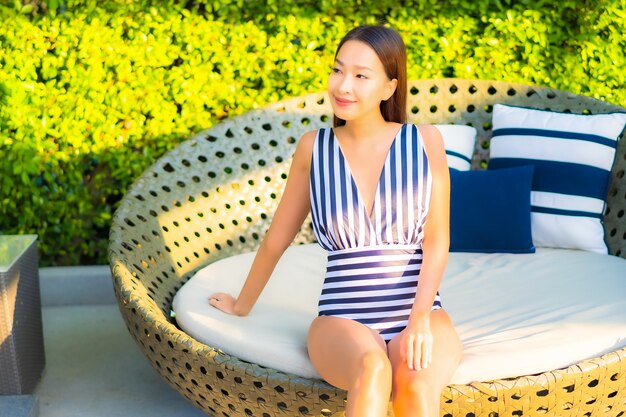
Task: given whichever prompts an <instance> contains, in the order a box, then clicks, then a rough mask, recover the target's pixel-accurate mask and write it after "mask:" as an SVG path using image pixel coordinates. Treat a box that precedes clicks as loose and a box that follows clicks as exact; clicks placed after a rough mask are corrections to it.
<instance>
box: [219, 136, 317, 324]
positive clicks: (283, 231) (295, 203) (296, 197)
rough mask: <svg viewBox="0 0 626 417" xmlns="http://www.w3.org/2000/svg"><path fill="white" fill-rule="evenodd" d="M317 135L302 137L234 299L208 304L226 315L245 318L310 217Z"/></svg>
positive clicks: (222, 295) (223, 297) (224, 296)
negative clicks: (248, 269) (312, 170)
mask: <svg viewBox="0 0 626 417" xmlns="http://www.w3.org/2000/svg"><path fill="white" fill-rule="evenodd" d="M315 134H316V131H310V132H307V133H305V134H304V135H302V137H301V138H300V141H299V142H298V146H297V147H296V151H295V153H294V156H293V160H292V162H291V168H290V169H289V175H288V177H287V184H286V185H285V191H284V192H283V195H282V197H281V199H280V202H279V203H278V207H277V209H276V212H275V213H274V217H273V218H272V222H271V224H270V227H269V229H268V231H267V233H266V234H265V237H264V238H263V241H262V242H261V244H260V246H259V249H258V251H257V253H256V256H255V257H254V261H253V262H252V266H251V267H250V272H249V273H248V276H247V278H246V281H245V283H244V285H243V287H242V289H241V292H240V293H239V297H237V299H235V298H234V297H232V296H231V295H229V294H225V293H216V294H213V295H211V296H210V297H209V303H210V304H211V305H212V306H214V307H216V308H218V309H220V310H222V311H224V312H226V313H229V314H234V315H237V316H246V315H248V313H249V312H250V310H252V307H253V306H254V304H255V303H256V301H257V299H258V298H259V295H261V292H262V291H263V288H265V285H266V284H267V281H268V280H269V278H270V276H271V274H272V272H273V271H274V268H275V267H276V264H277V263H278V260H279V259H280V257H281V256H282V254H283V253H284V252H285V250H286V249H287V248H288V247H289V245H290V244H291V243H292V242H293V239H294V238H295V236H296V234H297V233H298V231H299V230H300V227H302V223H303V222H304V219H305V218H306V216H307V215H308V214H309V211H310V208H311V203H310V197H309V170H310V168H311V155H312V152H313V143H314V141H315Z"/></svg>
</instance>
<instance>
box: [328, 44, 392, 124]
mask: <svg viewBox="0 0 626 417" xmlns="http://www.w3.org/2000/svg"><path fill="white" fill-rule="evenodd" d="M397 82H398V81H397V80H396V79H393V80H389V79H388V78H387V74H386V73H385V68H384V67H383V63H382V62H381V60H380V59H379V58H378V55H376V52H375V51H374V50H373V49H372V48H371V47H370V46H369V45H367V44H365V43H363V42H361V41H357V40H349V41H347V42H345V43H344V44H343V45H342V46H341V49H339V52H338V53H337V58H336V59H335V62H334V65H333V68H332V72H331V73H330V76H329V77H328V95H329V97H330V99H331V104H332V106H333V110H334V112H335V115H336V116H337V117H339V118H340V119H343V120H346V121H348V120H354V119H358V118H361V117H368V116H370V115H376V113H375V112H377V113H378V114H380V102H381V101H383V100H387V99H389V98H390V97H391V96H392V95H393V93H394V91H395V89H396V85H397Z"/></svg>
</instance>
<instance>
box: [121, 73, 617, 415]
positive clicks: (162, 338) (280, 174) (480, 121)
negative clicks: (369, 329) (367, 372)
mask: <svg viewBox="0 0 626 417" xmlns="http://www.w3.org/2000/svg"><path fill="white" fill-rule="evenodd" d="M409 91H410V93H409V121H410V122H414V123H456V124H470V125H472V126H474V127H476V128H477V130H478V135H479V140H478V145H477V149H476V153H475V156H474V159H473V166H474V168H480V167H481V166H484V162H485V161H486V160H487V157H488V143H489V138H490V112H491V109H492V106H493V105H494V104H495V103H509V104H513V105H521V106H528V107H534V108H542V109H553V110H561V111H564V110H569V111H572V112H574V113H583V112H585V113H594V114H595V113H606V112H611V111H626V110H624V109H622V108H620V107H617V106H614V105H611V104H608V103H604V102H601V101H598V100H594V99H591V98H589V97H582V96H576V95H573V94H570V93H566V92H562V91H557V90H552V89H547V88H541V87H531V86H524V85H519V84H511V83H506V82H496V81H466V80H456V79H444V80H423V81H412V82H411V83H410V85H409ZM331 116H332V109H331V107H330V105H329V103H328V100H327V98H326V95H325V94H323V93H320V94H311V95H308V96H305V97H299V98H295V99H291V100H286V101H283V102H280V103H276V104H273V105H270V106H268V107H266V108H263V109H259V110H254V111H251V112H249V113H247V114H244V115H242V116H239V117H236V118H232V119H229V120H225V121H224V122H222V123H220V124H218V125H216V126H214V127H212V128H210V129H207V130H205V131H203V132H201V133H199V134H198V135H195V136H194V137H193V138H191V139H190V140H188V141H186V142H184V143H182V144H181V145H179V146H178V147H176V148H175V149H173V150H172V151H170V152H169V153H167V154H166V155H165V156H163V157H162V158H161V159H159V160H158V161H157V162H156V163H155V164H154V165H153V166H152V167H150V168H149V169H147V170H146V171H145V173H144V174H143V175H142V176H141V177H140V178H139V179H138V180H137V181H136V182H135V183H134V184H133V185H132V187H131V188H130V189H129V191H128V192H127V193H126V195H125V196H124V198H123V200H122V202H121V204H120V207H119V208H118V210H117V211H116V213H115V216H114V220H113V225H112V228H111V232H110V244H109V259H110V263H111V269H112V273H113V280H114V289H115V293H116V296H117V299H118V302H119V307H120V311H121V313H122V316H123V317H124V320H125V322H126V325H127V327H128V329H129V331H130V332H131V334H132V335H133V337H134V338H135V339H136V341H137V343H138V345H139V346H140V348H141V349H142V351H143V352H144V353H145V355H146V356H147V357H148V359H149V360H150V362H151V363H152V365H153V367H154V368H155V369H156V370H157V371H158V372H159V374H160V375H161V376H162V377H163V378H164V379H165V380H166V381H167V382H168V383H169V384H170V385H171V386H172V387H173V388H174V389H176V390H177V391H179V392H180V393H181V394H182V395H184V396H185V397H186V398H187V399H188V400H189V401H190V402H191V403H193V404H194V405H195V406H196V407H198V408H200V409H202V410H204V411H205V412H206V413H208V414H209V415H211V416H262V417H274V416H299V415H303V416H320V415H322V416H330V415H335V414H336V415H342V412H341V410H342V409H343V406H344V400H345V392H343V391H341V390H337V389H335V388H333V387H332V386H330V385H328V384H326V383H325V382H323V381H318V380H311V379H305V378H301V377H297V376H294V375H288V374H284V373H281V372H278V371H276V370H272V369H268V368H264V367H261V366H258V365H256V364H252V363H247V362H244V361H241V360H239V359H238V358H235V357H232V356H230V355H228V354H226V353H225V352H222V351H221V350H219V349H215V348H212V347H209V346H206V345H204V344H202V343H199V342H197V341H196V340H194V339H193V338H191V337H190V336H189V335H187V334H185V333H184V332H183V331H181V330H180V329H178V328H177V327H176V323H175V320H174V319H172V318H170V317H169V312H170V309H171V305H172V299H173V297H174V295H175V293H176V291H177V290H178V289H179V288H180V287H181V286H182V285H183V284H184V283H185V282H186V281H187V280H188V279H189V278H190V277H191V276H192V275H193V274H194V273H195V271H197V270H198V268H200V267H203V266H205V265H207V264H209V263H211V262H214V261H216V260H218V259H220V258H223V257H226V256H230V255H233V254H238V253H242V252H246V251H251V250H255V249H256V248H257V246H258V244H259V243H260V239H261V238H262V236H263V234H264V233H265V231H266V230H267V227H268V226H269V222H270V220H271V216H272V213H273V211H274V210H275V207H276V204H277V203H278V200H279V198H280V193H281V190H282V189H283V187H284V185H285V179H286V176H287V174H288V167H289V162H290V159H291V157H292V155H293V152H294V150H295V145H296V142H297V140H298V138H299V137H300V136H301V135H302V134H303V133H304V132H306V131H308V130H312V129H316V128H319V127H322V126H328V125H330V123H331V120H332V118H331ZM624 142H625V141H624V140H622V141H621V142H620V146H619V150H618V157H617V158H616V163H615V166H614V168H613V175H612V177H613V179H612V184H611V186H610V190H609V197H608V210H607V215H606V216H605V229H606V231H607V238H608V243H609V246H610V250H611V253H613V254H616V255H618V256H622V257H626V221H625V218H624V210H625V209H626V179H625V178H624V171H625V169H626V144H625V143H624ZM312 241H314V237H313V234H312V231H311V225H310V218H308V219H307V220H306V221H305V223H304V226H303V228H302V230H301V231H300V233H299V234H298V235H297V237H296V240H295V242H296V243H305V242H312ZM625 356H626V349H621V350H618V351H616V352H613V353H610V354H607V355H604V356H602V357H600V358H595V359H592V360H588V361H584V362H582V363H579V364H577V365H574V366H571V367H569V368H566V369H563V370H555V371H551V372H546V373H543V374H540V375H535V376H523V377H519V378H515V379H509V380H498V381H488V382H480V383H478V382H477V383H474V384H470V385H462V386H459V385H454V386H449V387H448V388H447V389H446V390H445V392H444V395H443V397H442V416H454V417H457V416H463V417H466V416H489V417H496V416H518V415H519V416H522V415H523V416H539V415H541V416H562V415H564V413H565V411H564V410H569V411H567V413H568V414H567V415H568V416H585V415H592V414H593V415H607V416H619V415H622V414H624V413H625V412H626V386H625V385H626V372H625V371H626V370H625V369H624V368H625V367H626V359H625V358H624V357H625ZM589 413H591V414H589Z"/></svg>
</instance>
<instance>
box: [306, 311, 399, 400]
mask: <svg viewBox="0 0 626 417" xmlns="http://www.w3.org/2000/svg"><path fill="white" fill-rule="evenodd" d="M307 347H308V351H309V358H310V359H311V363H313V366H314V367H315V369H316V370H317V372H319V374H320V375H321V376H322V378H324V379H325V380H326V381H327V382H328V383H329V384H331V385H334V386H335V387H337V388H340V389H343V390H347V389H348V387H350V385H351V382H353V381H354V380H355V378H356V376H357V375H358V373H359V371H360V369H361V368H362V363H363V360H364V358H365V357H366V356H367V355H368V354H369V356H370V357H373V358H375V359H376V358H382V360H385V361H386V360H387V347H386V345H385V342H384V340H383V338H382V337H381V336H380V335H379V334H378V332H377V331H375V330H372V329H370V328H369V327H367V326H365V325H363V324H361V323H359V322H356V321H353V320H349V319H344V318H340V317H332V316H319V317H316V318H315V320H313V323H311V327H310V328H309V334H308V339H307Z"/></svg>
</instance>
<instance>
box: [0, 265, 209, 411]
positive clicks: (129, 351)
mask: <svg viewBox="0 0 626 417" xmlns="http://www.w3.org/2000/svg"><path fill="white" fill-rule="evenodd" d="M40 282H41V293H42V304H43V307H42V318H43V328H44V345H45V352H46V368H45V370H44V374H43V377H42V380H41V382H40V383H39V385H38V386H37V389H36V391H35V395H36V396H37V398H38V402H39V416H40V417H144V416H146V417H147V416H150V417H203V416H206V414H204V413H203V412H202V411H200V410H199V409H197V408H195V407H194V406H193V405H191V403H189V402H188V401H187V400H186V399H185V398H184V397H183V396H181V395H180V394H178V393H177V392H176V391H174V390H173V389H172V388H170V387H169V385H167V384H166V383H165V382H164V381H163V380H162V379H161V377H160V376H159V375H158V374H157V372H156V371H155V370H153V369H152V367H151V366H150V363H149V362H148V360H147V359H146V358H145V357H144V356H143V354H142V353H141V351H140V350H139V348H138V347H137V345H136V343H135V341H134V340H133V339H132V337H131V335H130V333H129V332H128V330H127V329H126V326H125V325H124V322H123V320H122V316H121V314H120V312H119V310H118V307H117V304H112V302H114V298H113V287H112V285H111V283H110V276H109V274H108V270H107V268H103V269H100V270H98V269H94V268H91V269H85V268H83V269H80V268H75V269H68V270H65V269H64V270H60V271H59V270H58V269H56V268H55V269H54V270H53V269H49V270H42V271H40ZM77 288H80V290H77ZM109 291H110V292H109ZM85 302H87V303H88V304H84V303H85ZM0 416H2V417H5V414H3V412H2V411H1V410H0ZM6 417H11V416H6Z"/></svg>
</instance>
